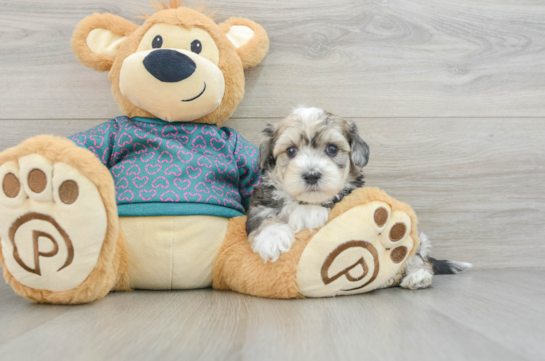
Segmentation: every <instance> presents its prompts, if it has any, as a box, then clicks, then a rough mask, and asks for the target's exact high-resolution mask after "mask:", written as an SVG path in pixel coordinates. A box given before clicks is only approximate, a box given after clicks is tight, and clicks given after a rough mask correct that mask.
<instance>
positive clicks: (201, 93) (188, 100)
mask: <svg viewBox="0 0 545 361" xmlns="http://www.w3.org/2000/svg"><path fill="white" fill-rule="evenodd" d="M205 90H206V82H204V88H203V90H202V91H201V92H200V93H199V95H197V96H196V97H193V98H191V99H187V100H183V99H182V101H183V102H190V101H193V100H195V99H197V98H198V97H200V96H201V95H203V93H204V91H205Z"/></svg>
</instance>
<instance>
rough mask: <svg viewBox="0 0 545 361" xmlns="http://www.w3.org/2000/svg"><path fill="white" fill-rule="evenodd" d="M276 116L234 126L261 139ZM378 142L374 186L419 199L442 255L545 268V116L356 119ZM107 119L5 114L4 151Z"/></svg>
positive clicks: (423, 223) (371, 168) (484, 264)
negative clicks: (28, 140)
mask: <svg viewBox="0 0 545 361" xmlns="http://www.w3.org/2000/svg"><path fill="white" fill-rule="evenodd" d="M275 120H276V119H260V120H250V119H232V120H230V121H229V122H227V124H226V125H227V126H230V127H233V128H235V129H237V130H239V131H240V132H241V133H242V135H243V136H245V137H246V138H247V139H249V140H250V141H251V142H253V143H254V144H259V141H260V132H261V130H262V129H263V128H264V126H265V124H266V123H267V122H269V121H275ZM352 120H354V121H355V122H356V124H357V125H358V127H359V129H360V133H361V134H362V136H363V138H364V139H365V140H366V141H367V142H368V143H369V146H370V148H371V157H370V162H369V165H368V166H367V168H366V178H367V185H369V186H373V187H379V188H383V189H384V190H385V191H387V192H388V193H389V194H391V195H392V196H394V197H395V198H397V199H399V200H401V201H404V202H406V203H408V204H410V205H411V206H412V207H413V208H414V209H415V211H416V213H417V215H418V217H419V222H420V223H419V229H420V230H421V231H424V232H425V233H427V234H428V236H429V237H430V239H431V240H432V242H433V245H434V255H435V256H436V257H438V258H447V259H456V260H460V261H466V262H472V263H473V264H474V266H475V267H476V268H478V269H489V268H511V267H544V266H543V257H544V255H545V243H544V242H541V241H540V240H541V239H543V238H545V162H544V159H545V122H543V121H541V120H540V119H524V118H519V119H488V118H487V119H457V118H450V119H412V118H404V119H357V118H354V119H352ZM99 123H100V121H97V120H75V121H67V120H24V121H18V120H12V121H0V127H1V128H2V129H9V131H8V132H4V133H1V134H0V145H1V146H0V151H1V150H3V149H5V148H6V147H9V146H14V145H16V144H18V143H19V142H21V141H22V140H24V139H26V138H28V137H30V136H33V135H38V134H44V133H46V134H55V135H61V136H68V135H70V134H73V133H75V132H78V131H82V130H86V129H88V128H90V127H92V126H94V125H97V124H99Z"/></svg>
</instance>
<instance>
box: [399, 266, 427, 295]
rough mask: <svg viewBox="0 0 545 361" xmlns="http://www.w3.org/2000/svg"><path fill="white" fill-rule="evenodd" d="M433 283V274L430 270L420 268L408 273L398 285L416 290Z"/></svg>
mask: <svg viewBox="0 0 545 361" xmlns="http://www.w3.org/2000/svg"><path fill="white" fill-rule="evenodd" d="M432 283H433V274H432V273H430V270H428V269H424V268H421V269H419V270H418V271H416V272H414V273H410V274H408V275H407V276H406V277H405V278H404V279H403V281H401V284H400V286H401V287H403V288H407V289H410V290H417V289H421V288H428V287H430V286H431V284H432Z"/></svg>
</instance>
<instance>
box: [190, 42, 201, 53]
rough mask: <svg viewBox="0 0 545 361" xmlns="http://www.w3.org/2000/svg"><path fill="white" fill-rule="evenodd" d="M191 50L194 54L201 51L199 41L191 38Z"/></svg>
mask: <svg viewBox="0 0 545 361" xmlns="http://www.w3.org/2000/svg"><path fill="white" fill-rule="evenodd" d="M191 51H192V52H194V53H195V54H200V52H201V51H202V44H201V42H200V41H198V40H193V42H192V43H191Z"/></svg>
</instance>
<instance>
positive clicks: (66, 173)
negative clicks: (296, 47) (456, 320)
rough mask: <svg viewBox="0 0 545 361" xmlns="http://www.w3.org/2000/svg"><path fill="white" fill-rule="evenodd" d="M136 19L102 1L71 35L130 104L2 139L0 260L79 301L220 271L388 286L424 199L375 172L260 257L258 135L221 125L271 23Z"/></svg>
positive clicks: (264, 284) (42, 291)
mask: <svg viewBox="0 0 545 361" xmlns="http://www.w3.org/2000/svg"><path fill="white" fill-rule="evenodd" d="M163 5H164V6H162V7H160V8H158V10H159V11H158V12H157V13H155V14H154V15H152V16H149V17H148V18H147V20H146V21H145V22H144V24H143V25H141V26H138V25H136V24H134V23H132V22H130V21H128V20H125V19H123V18H121V17H119V16H115V15H112V14H94V15H91V16H89V17H87V18H85V19H84V20H82V21H81V22H80V23H79V25H78V26H77V28H76V30H75V32H74V35H73V38H72V47H73V50H74V52H75V54H76V56H77V58H78V59H79V60H80V61H81V62H82V63H83V64H84V65H86V66H88V67H91V68H93V69H95V70H97V71H109V79H110V82H111V86H112V93H113V96H114V99H115V101H116V102H117V104H118V105H119V107H120V109H121V112H122V114H124V115H123V116H119V117H117V118H114V119H111V120H109V121H107V122H106V123H103V124H101V125H99V126H97V127H95V128H93V129H90V130H88V131H86V132H82V133H78V134H75V135H73V136H71V137H70V138H69V139H63V138H59V137H55V136H49V135H42V136H38V137H34V138H31V139H28V140H26V141H25V142H23V143H22V144H20V145H18V146H16V147H14V148H10V149H8V150H6V151H4V152H2V153H0V182H1V184H2V187H1V188H0V238H1V244H2V248H1V252H0V261H1V262H2V265H3V272H4V277H5V279H6V281H7V282H8V283H9V284H10V285H11V286H12V288H13V289H14V290H15V292H17V293H18V294H19V295H21V296H23V297H26V298H28V299H30V300H33V301H35V302H42V303H59V304H77V303H86V302H91V301H94V300H96V299H99V298H101V297H104V296H105V295H107V294H108V293H109V292H110V291H112V290H117V291H128V290H131V289H159V290H169V289H193V288H203V287H210V286H212V287H213V288H215V289H220V290H234V291H238V292H242V293H246V294H251V295H256V296H261V297H270V298H300V297H325V296H334V295H343V294H354V293H362V292H367V291H370V290H373V289H376V288H379V287H382V286H383V285H384V284H385V283H386V282H387V281H388V280H389V279H390V278H391V277H393V276H394V275H395V274H396V273H397V272H398V271H399V270H400V269H401V267H403V265H404V264H405V262H406V261H407V260H408V259H409V257H410V256H412V255H414V254H415V252H416V250H417V247H418V244H419V239H418V236H417V233H416V223H417V220H416V216H415V214H414V212H413V211H412V209H411V208H410V207H409V206H407V205H406V204H404V203H401V202H398V201H396V200H394V199H392V198H391V197H389V196H388V195H386V194H385V193H383V192H382V191H380V190H378V189H374V188H364V189H360V190H357V191H355V192H353V193H352V194H351V195H350V196H348V197H346V198H345V199H344V200H343V201H342V202H340V203H338V204H337V205H336V206H335V207H334V208H333V210H332V211H331V213H330V216H329V220H328V222H327V223H326V225H325V226H324V227H322V228H321V229H317V230H304V231H302V232H299V233H298V234H297V235H296V241H295V243H294V245H293V247H292V249H291V250H290V251H289V252H287V253H284V254H282V255H281V256H280V258H279V259H278V260H277V261H276V262H273V263H271V262H268V263H266V262H264V261H263V259H262V258H261V257H260V256H259V255H258V254H256V253H254V252H252V249H251V247H250V244H249V242H248V240H247V235H246V230H245V222H246V218H245V217H244V213H245V212H246V209H247V207H248V202H249V197H250V195H251V193H252V190H253V189H254V187H256V186H257V185H258V184H259V182H260V174H259V169H258V162H257V158H258V150H257V148H256V147H255V146H254V145H252V144H250V143H249V142H248V141H247V140H245V139H244V138H243V137H242V136H241V135H240V134H238V133H237V132H236V131H235V130H233V129H230V128H221V127H220V125H221V124H222V123H223V122H225V121H226V120H227V119H229V117H230V116H231V115H232V114H233V112H234V111H235V109H236V107H237V106H238V104H239V103H240V101H241V100H242V98H243V95H244V69H245V68H248V67H252V66H256V65H257V64H259V63H260V62H261V60H262V59H263V58H264V56H265V54H266V53H267V51H268V48H269V40H268V37H267V33H266V32H265V30H264V29H263V28H262V27H261V26H260V25H258V24H256V23H255V22H253V21H250V20H247V19H242V18H231V19H229V20H227V21H225V22H223V23H221V24H216V23H215V22H214V20H213V19H212V18H211V17H210V16H209V15H207V14H205V13H203V12H202V11H201V10H196V9H191V8H188V7H183V6H181V4H180V2H179V1H170V5H166V4H163Z"/></svg>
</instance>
